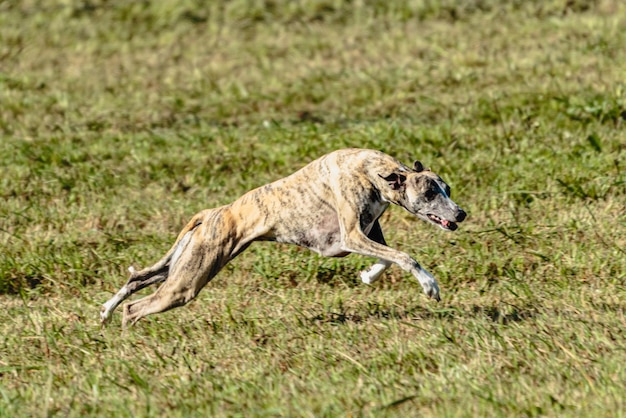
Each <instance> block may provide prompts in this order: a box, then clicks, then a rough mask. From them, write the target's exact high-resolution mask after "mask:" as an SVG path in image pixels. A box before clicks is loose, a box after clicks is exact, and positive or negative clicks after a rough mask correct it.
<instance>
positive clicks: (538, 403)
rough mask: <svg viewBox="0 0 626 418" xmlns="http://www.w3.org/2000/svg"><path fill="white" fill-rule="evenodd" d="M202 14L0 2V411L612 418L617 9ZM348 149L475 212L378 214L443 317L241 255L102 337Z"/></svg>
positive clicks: (345, 7) (581, 4) (394, 285)
mask: <svg viewBox="0 0 626 418" xmlns="http://www.w3.org/2000/svg"><path fill="white" fill-rule="evenodd" d="M207 3H208V5H207V4H205V2H200V1H184V0H166V1H162V2H124V1H117V0H114V1H99V0H92V1H85V2H81V1H74V0H65V1H61V0H58V1H55V0H48V1H44V2H35V1H32V0H21V1H0V138H1V139H0V170H1V171H0V173H1V176H0V196H1V199H0V416H6V417H15V416H34V417H41V416H46V417H47V416H64V417H65V416H69V417H79V416H81V417H85V416H128V417H131V416H132V417H137V416H181V417H182V416H216V417H226V416H229V417H230V416H246V417H248V416H259V417H260V416H275V417H278V416H285V417H299V416H302V417H313V416H315V417H335V416H351V417H374V416H376V417H384V416H403V417H405V416H448V417H457V416H458V417H479V416H481V417H486V416H502V417H511V416H530V417H533V416H559V417H585V416H589V417H591V416H593V417H619V416H622V417H626V401H625V400H624V387H625V386H626V170H625V167H626V134H625V128H626V47H624V46H625V45H626V7H625V6H624V5H623V4H622V2H620V1H618V0H615V1H610V0H597V1H592V0H567V1H566V0H547V1H539V0H535V1H517V0H506V1H498V0H469V1H464V2H462V1H453V0H414V1H408V2H389V1H382V0H381V1H378V0H371V1H370V0H364V1H347V0H298V1H288V0H265V1H262V0H234V1H230V2H207ZM343 147H362V148H375V149H380V150H383V151H385V152H387V153H389V154H392V155H394V156H395V157H397V158H399V159H400V160H402V161H404V162H405V163H410V162H411V161H413V159H415V158H419V159H420V160H421V161H422V162H423V163H424V164H425V165H426V166H430V167H432V168H433V169H434V170H435V171H437V172H438V173H439V174H440V175H441V176H442V177H443V178H444V179H445V180H446V181H447V182H448V183H449V184H450V185H451V187H452V197H453V198H454V200H455V201H456V202H458V203H459V204H460V205H461V206H462V207H463V208H464V209H466V210H467V211H468V213H469V217H468V219H467V220H466V222H464V223H463V224H462V226H461V228H460V229H459V230H458V231H457V232H455V233H446V232H444V231H441V230H439V229H438V228H435V227H432V226H430V225H426V224H425V223H423V222H421V221H419V220H417V219H416V218H414V217H412V216H411V215H409V214H408V213H406V212H404V211H403V210H401V209H399V208H391V209H390V210H389V211H388V212H387V213H386V214H385V215H384V216H383V219H382V224H383V228H384V229H385V231H386V235H387V240H388V242H389V243H390V244H391V245H393V246H394V247H396V248H399V249H402V250H404V251H407V252H409V253H410V254H412V255H414V256H415V257H416V259H417V260H419V261H420V262H421V263H422V264H423V265H424V266H425V267H426V268H427V269H429V270H430V271H431V272H432V273H433V274H434V275H435V276H436V277H437V279H438V280H439V283H440V285H441V288H442V298H443V300H442V302H440V303H435V302H433V301H431V300H428V299H427V298H426V297H425V296H424V295H423V294H422V290H421V287H420V285H419V284H418V283H417V282H415V281H414V280H412V279H411V277H409V276H408V275H407V274H406V273H404V272H403V271H402V270H400V269H399V268H397V267H393V268H392V269H390V270H389V272H388V273H386V274H385V276H384V277H383V279H382V280H381V281H380V282H379V283H377V284H375V285H373V286H367V285H363V284H360V283H359V281H358V277H357V274H358V272H359V270H361V269H362V268H364V267H366V266H368V265H369V263H371V262H372V261H373V260H370V259H367V258H364V257H359V256H354V255H352V256H350V257H347V258H344V259H339V260H337V259H328V258H323V257H319V256H317V255H314V254H313V253H311V252H309V251H307V250H302V249H299V248H296V247H289V246H280V245H277V244H270V243H258V244H255V245H253V246H252V247H251V248H250V250H249V251H247V252H246V253H244V254H243V255H241V256H240V257H239V258H237V259H236V260H235V261H234V262H233V263H231V264H229V265H228V266H227V267H226V268H225V269H224V270H223V271H222V272H221V273H220V275H218V277H217V278H216V279H215V280H214V281H213V282H211V283H210V284H209V285H208V286H207V287H206V289H205V290H204V291H203V292H202V293H201V294H200V296H199V297H198V299H197V300H196V301H194V302H193V303H191V304H189V305H187V306H186V307H184V308H180V309H176V310H173V311H170V312H167V313H164V314H161V315H156V316H153V317H148V318H147V319H145V320H143V321H141V322H139V323H138V324H137V326H135V327H133V328H130V329H128V330H125V331H122V329H121V315H120V313H119V311H118V312H117V313H116V315H115V316H114V318H113V321H112V323H111V324H110V325H109V326H108V327H106V328H104V329H102V328H101V327H100V324H99V321H98V319H99V318H98V314H99V309H100V304H101V303H103V302H104V301H106V300H107V299H108V298H109V297H110V296H111V295H112V293H113V292H115V291H116V290H117V289H118V288H119V287H120V286H121V285H122V284H123V283H124V282H125V281H126V279H127V271H126V269H127V267H128V266H130V265H134V266H135V267H144V266H148V265H151V264H152V263H154V262H155V261H156V260H157V259H159V258H160V257H161V256H162V255H163V254H164V253H165V252H166V251H167V250H168V249H169V247H170V246H171V244H172V242H173V240H174V238H175V236H176V234H177V233H178V232H179V231H180V229H181V228H182V226H183V225H184V224H185V223H186V221H187V220H188V219H189V218H190V217H191V216H192V215H193V214H194V213H195V212H197V211H199V210H201V209H203V208H207V207H214V206H218V205H221V204H224V203H227V202H230V201H232V200H233V199H235V198H236V197H238V196H240V195H241V194H242V193H244V192H245V191H247V190H249V189H251V188H254V187H256V186H259V185H262V184H265V183H266V182H269V181H272V180H275V179H278V178H280V177H282V176H285V175H287V174H289V173H291V172H293V171H295V170H296V169H298V168H299V167H301V166H303V165H304V164H305V163H307V162H309V161H311V160H313V159H315V158H317V157H318V156H320V155H322V154H324V153H327V152H329V151H331V150H334V149H338V148H343ZM303 206H305V207H306V202H303ZM149 291H152V289H150V290H149ZM147 293H148V291H144V292H142V294H147Z"/></svg>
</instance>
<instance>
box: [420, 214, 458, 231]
mask: <svg viewBox="0 0 626 418" xmlns="http://www.w3.org/2000/svg"><path fill="white" fill-rule="evenodd" d="M426 216H427V217H428V219H429V220H430V221H431V222H432V223H434V224H437V225H439V226H440V227H442V228H443V229H447V230H448V231H454V230H456V229H457V228H458V226H457V224H456V223H454V222H452V221H449V220H447V219H441V218H440V217H439V216H437V215H433V214H432V213H429V214H427V215H426Z"/></svg>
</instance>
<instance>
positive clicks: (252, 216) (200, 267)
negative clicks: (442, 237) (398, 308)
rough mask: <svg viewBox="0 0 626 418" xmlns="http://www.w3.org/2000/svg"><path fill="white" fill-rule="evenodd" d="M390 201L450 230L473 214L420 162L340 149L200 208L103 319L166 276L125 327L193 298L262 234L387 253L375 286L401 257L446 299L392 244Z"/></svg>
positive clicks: (320, 247) (364, 275)
mask: <svg viewBox="0 0 626 418" xmlns="http://www.w3.org/2000/svg"><path fill="white" fill-rule="evenodd" d="M390 203H393V204H395V205H398V206H401V207H403V208H404V209H406V210H407V211H409V212H410V213H412V214H414V215H416V216H417V217H418V218H421V219H423V220H425V221H427V222H430V223H433V224H435V225H438V226H439V227H441V228H443V229H445V230H449V231H454V230H455V229H457V224H456V223H457V222H462V221H463V220H464V219H465V216H466V213H465V212H464V211H463V210H462V209H461V208H460V207H459V206H458V205H457V204H456V203H454V202H453V201H452V200H451V199H450V187H449V186H448V185H447V184H446V183H445V182H444V181H443V180H442V179H441V178H440V177H439V176H438V175H437V174H435V173H433V172H432V171H430V170H429V169H424V167H423V166H422V164H421V163H420V162H419V161H415V163H414V164H413V168H409V167H407V166H405V165H404V164H402V163H400V162H398V161H397V160H395V159H394V158H392V157H390V156H389V155H386V154H384V153H382V152H379V151H373V150H363V149H344V150H339V151H335V152H332V153H330V154H327V155H325V156H323V157H321V158H319V159H317V160H315V161H313V162H312V163H310V164H308V165H307V166H305V167H303V168H302V169H300V170H299V171H297V172H295V173H294V174H292V175H290V176H288V177H285V178H283V179H281V180H278V181H275V182H273V183H270V184H267V185H265V186H262V187H259V188H257V189H254V190H252V191H250V192H248V193H246V194H244V195H243V196H242V197H241V198H239V199H238V200H236V201H235V202H233V203H231V204H230V205H226V206H222V207H219V208H215V209H207V210H204V211H202V212H200V213H198V214H196V215H195V216H194V217H193V218H192V219H191V221H190V222H189V223H188V224H187V226H185V228H184V229H183V230H182V232H181V233H180V234H179V235H178V239H177V240H176V242H175V243H174V246H173V247H172V248H171V249H170V251H169V252H168V253H167V254H166V255H165V256H164V257H163V258H162V259H161V260H160V261H159V262H157V263H156V264H155V265H154V266H152V267H148V268H146V269H143V270H141V271H135V270H134V269H133V268H132V267H131V268H129V271H130V279H129V280H128V282H127V283H126V284H125V285H124V286H122V288H121V289H120V290H119V291H118V292H117V293H116V294H115V295H114V296H113V297H112V298H111V299H109V300H108V301H107V302H106V303H105V304H104V305H103V306H102V309H101V312H100V318H101V321H102V323H106V322H107V321H108V320H109V319H110V317H111V314H112V313H113V310H114V309H115V308H116V307H117V306H118V305H119V304H120V303H122V302H123V301H124V300H125V299H126V298H127V297H129V296H130V295H132V294H133V293H135V292H137V291H138V290H140V289H143V288H144V287H146V286H149V285H151V284H156V283H163V284H162V285H161V286H160V287H159V288H158V289H157V290H156V292H154V293H153V294H151V295H149V296H147V297H144V298H142V299H139V300H136V301H134V302H131V303H128V304H126V305H125V306H124V317H123V324H124V325H127V324H134V323H135V322H137V321H138V320H139V319H141V318H143V317H145V316H146V315H150V314H154V313H158V312H163V311H166V310H168V309H171V308H175V307H177V306H182V305H185V304H186V303H187V302H189V301H190V300H192V299H193V298H195V297H196V296H197V295H198V293H199V292H200V290H202V288H203V287H204V286H205V285H206V284H207V283H208V282H209V281H210V280H211V279H212V278H213V277H215V275H216V274H217V273H218V272H219V271H220V270H221V269H222V267H224V265H225V264H226V263H228V262H229V261H230V260H232V259H233V258H235V257H236V256H237V255H238V254H239V253H241V252H242V251H244V250H245V249H246V248H248V246H249V245H250V244H251V243H252V242H253V241H277V242H284V243H290V244H296V245H300V246H302V247H306V248H309V249H311V250H313V251H315V252H317V253H319V254H321V255H324V256H329V257H342V256H345V255H347V254H349V253H357V254H362V255H365V256H370V257H375V258H377V259H378V261H377V262H376V263H375V264H373V265H372V266H371V267H370V268H369V269H367V270H365V271H362V272H361V273H360V277H361V280H362V281H363V282H364V283H368V284H369V283H373V282H375V281H376V280H377V279H378V278H379V277H380V275H381V274H382V273H383V271H384V270H385V269H387V268H388V267H389V266H390V265H391V264H392V263H395V264H397V265H399V266H400V267H401V268H402V269H404V270H406V271H408V272H410V273H411V274H412V275H413V276H414V277H415V278H416V279H417V280H419V282H420V284H421V285H422V287H423V288H424V292H425V293H426V295H428V296H429V297H431V298H433V299H435V300H440V297H439V286H438V285H437V282H436V280H435V278H434V277H433V276H432V275H431V274H430V273H429V272H428V271H426V270H424V269H423V268H422V267H421V266H420V265H419V263H418V262H417V261H415V260H414V259H413V258H411V257H410V256H409V255H408V254H406V253H403V252H401V251H398V250H395V249H393V248H390V247H388V246H387V244H386V243H385V238H384V237H383V232H382V230H381V228H380V224H379V223H378V218H380V216H381V215H382V214H383V212H384V211H385V209H387V207H388V206H389V204H390Z"/></svg>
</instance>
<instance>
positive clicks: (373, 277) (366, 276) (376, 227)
mask: <svg viewBox="0 0 626 418" xmlns="http://www.w3.org/2000/svg"><path fill="white" fill-rule="evenodd" d="M367 237H368V238H369V239H371V240H372V241H374V242H377V243H379V244H382V245H384V246H387V242H385V237H384V235H383V230H382V228H381V227H380V223H378V220H376V221H375V222H374V224H373V225H372V229H371V230H370V232H369V233H368V234H367ZM389 266H391V262H390V261H387V260H381V259H378V260H377V261H376V263H374V264H372V265H371V266H370V267H369V268H368V269H367V270H363V271H361V272H360V273H359V277H360V278H361V281H362V282H363V283H365V284H372V283H374V282H376V281H377V280H378V279H379V278H380V276H382V274H383V273H384V272H385V270H387V269H388V268H389Z"/></svg>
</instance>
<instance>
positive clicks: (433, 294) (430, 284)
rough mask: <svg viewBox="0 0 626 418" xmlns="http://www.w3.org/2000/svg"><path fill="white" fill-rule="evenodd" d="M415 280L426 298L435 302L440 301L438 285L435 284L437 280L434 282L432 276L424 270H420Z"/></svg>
mask: <svg viewBox="0 0 626 418" xmlns="http://www.w3.org/2000/svg"><path fill="white" fill-rule="evenodd" d="M417 279H418V280H419V282H420V284H421V285H422V288H423V289H424V293H425V294H426V296H428V297H429V298H431V299H435V300H436V301H437V302H439V301H441V297H440V296H439V284H437V280H435V278H434V277H433V276H432V274H430V273H429V272H427V271H426V270H424V269H421V270H420V271H419V272H418V276H417Z"/></svg>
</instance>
